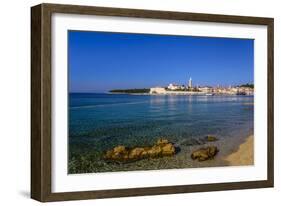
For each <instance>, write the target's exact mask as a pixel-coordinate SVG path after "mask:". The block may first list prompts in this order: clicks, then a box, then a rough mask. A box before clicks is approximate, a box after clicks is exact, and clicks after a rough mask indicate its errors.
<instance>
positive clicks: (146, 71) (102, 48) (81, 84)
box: [68, 31, 254, 92]
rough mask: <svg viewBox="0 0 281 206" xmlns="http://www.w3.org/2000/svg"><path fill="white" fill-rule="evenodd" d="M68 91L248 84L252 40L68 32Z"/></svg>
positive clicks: (252, 69) (251, 67)
mask: <svg viewBox="0 0 281 206" xmlns="http://www.w3.org/2000/svg"><path fill="white" fill-rule="evenodd" d="M68 65H69V68H68V69H69V88H70V92H106V91H109V90H111V89H128V88H149V87H153V86H166V85H167V84H169V83H176V84H187V81H188V79H189V77H192V80H193V84H194V85H197V84H198V85H209V86H215V85H218V84H219V85H223V86H228V85H237V84H243V83H253V73H254V40H249V39H234V38H208V37H191V36H168V35H151V34H126V33H109V32H85V31H69V32H68Z"/></svg>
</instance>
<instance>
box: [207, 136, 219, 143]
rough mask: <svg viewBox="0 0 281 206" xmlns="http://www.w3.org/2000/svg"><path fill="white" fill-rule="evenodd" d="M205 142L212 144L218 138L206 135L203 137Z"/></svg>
mask: <svg viewBox="0 0 281 206" xmlns="http://www.w3.org/2000/svg"><path fill="white" fill-rule="evenodd" d="M205 140H206V141H208V142H214V141H217V140H218V138H216V137H215V136H213V135H207V136H206V137H205Z"/></svg>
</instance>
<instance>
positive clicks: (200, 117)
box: [68, 93, 254, 173]
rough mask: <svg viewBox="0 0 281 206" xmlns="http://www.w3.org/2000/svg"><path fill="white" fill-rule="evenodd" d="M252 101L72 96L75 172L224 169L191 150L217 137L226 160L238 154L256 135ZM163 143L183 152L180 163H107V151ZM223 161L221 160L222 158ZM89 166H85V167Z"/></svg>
mask: <svg viewBox="0 0 281 206" xmlns="http://www.w3.org/2000/svg"><path fill="white" fill-rule="evenodd" d="M253 100H254V99H253V97H252V96H203V95H202V96H199V95H198V96H195V95H193V96H187V95H163V96H162V95H126V94H82V93H72V94H70V95H69V131H68V133H69V172H70V173H84V172H108V171H126V170H145V169H169V168H185V167H201V166H221V165H224V164H225V163H224V162H223V161H219V160H216V161H214V162H213V163H212V162H211V163H210V162H206V163H196V162H192V161H191V160H190V158H189V156H190V150H191V149H192V148H193V147H194V148H196V147H198V145H200V144H201V142H200V141H201V139H202V138H203V137H204V136H206V135H208V134H212V135H216V136H217V137H218V138H219V141H218V142H216V143H215V144H216V145H217V146H219V147H220V148H219V149H220V155H225V154H228V153H229V152H231V151H233V150H234V149H235V148H237V146H238V145H239V144H240V143H241V141H243V139H244V138H245V137H246V136H248V135H249V134H253V116H254V112H253ZM161 137H164V138H167V139H169V140H170V141H172V142H173V143H175V144H176V145H177V146H178V147H180V148H181V151H180V152H179V154H177V155H175V156H174V157H167V158H160V159H152V160H141V161H137V162H135V163H128V164H113V163H111V164H110V163H106V162H105V161H103V160H102V158H101V157H102V154H103V153H104V151H106V150H108V149H111V148H112V147H114V146H117V145H125V146H128V147H134V146H145V145H146V146H147V145H152V144H154V143H155V141H156V140H157V139H159V138H161ZM218 159H219V157H218ZM82 162H83V163H82Z"/></svg>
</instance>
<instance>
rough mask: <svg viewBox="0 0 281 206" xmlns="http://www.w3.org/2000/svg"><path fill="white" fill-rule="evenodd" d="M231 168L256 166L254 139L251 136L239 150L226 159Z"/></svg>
mask: <svg viewBox="0 0 281 206" xmlns="http://www.w3.org/2000/svg"><path fill="white" fill-rule="evenodd" d="M225 160H226V161H228V162H229V164H230V165H231V166H241V165H253V164H254V137H253V135H251V136H249V137H248V138H247V139H246V141H245V142H244V143H242V144H241V145H240V146H239V148H238V150H237V151H236V152H234V153H232V154H230V155H228V156H227V157H226V158H225Z"/></svg>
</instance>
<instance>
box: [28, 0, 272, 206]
mask: <svg viewBox="0 0 281 206" xmlns="http://www.w3.org/2000/svg"><path fill="white" fill-rule="evenodd" d="M31 40H32V41H31V43H32V44H31V75H32V76H31V79H32V81H31V92H32V95H31V96H32V97H31V110H32V113H31V117H32V118H31V119H32V120H31V125H32V127H31V197H32V198H34V199H36V200H39V201H42V202H46V201H61V200H78V199H91V198H108V197H124V196H137V195H159V194H171V193H187V192H203V191H218V190H232V189H250V188H265V187H273V179H274V175H273V171H274V169H273V154H274V151H273V149H274V143H273V93H274V92H273V19H272V18H262V17H245V16H244V17H242V16H228V15H214V14H198V13H182V12H170V11H151V10H135V9H121V8H103V7H89V6H74V5H57V4H41V5H37V6H34V7H32V8H31Z"/></svg>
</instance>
